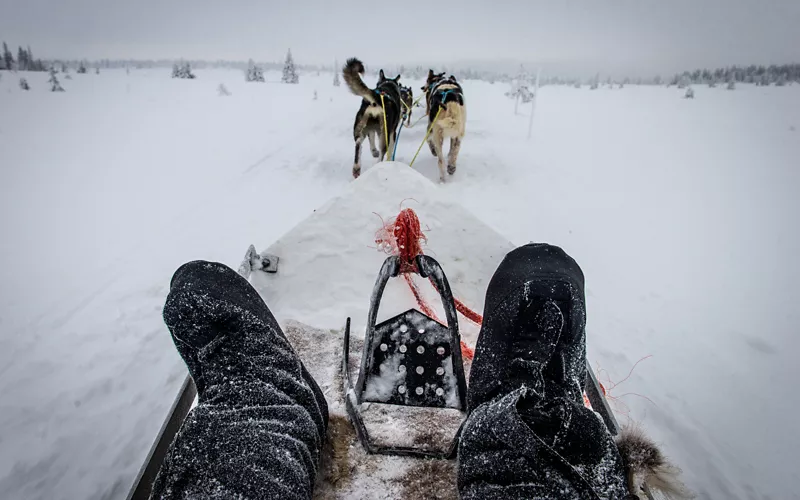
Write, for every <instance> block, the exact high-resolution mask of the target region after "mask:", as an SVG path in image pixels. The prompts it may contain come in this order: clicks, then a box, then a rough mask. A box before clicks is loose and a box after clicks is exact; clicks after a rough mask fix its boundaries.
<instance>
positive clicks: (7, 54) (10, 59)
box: [3, 42, 14, 70]
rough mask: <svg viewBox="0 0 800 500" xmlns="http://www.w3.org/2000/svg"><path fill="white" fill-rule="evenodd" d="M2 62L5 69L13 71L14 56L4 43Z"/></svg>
mask: <svg viewBox="0 0 800 500" xmlns="http://www.w3.org/2000/svg"><path fill="white" fill-rule="evenodd" d="M3 61H5V63H6V69H9V70H11V69H14V55H13V54H12V53H11V51H10V50H8V45H6V42H3Z"/></svg>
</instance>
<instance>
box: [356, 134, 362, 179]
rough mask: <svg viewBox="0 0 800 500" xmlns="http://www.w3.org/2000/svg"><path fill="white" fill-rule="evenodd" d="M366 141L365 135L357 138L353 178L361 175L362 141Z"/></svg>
mask: <svg viewBox="0 0 800 500" xmlns="http://www.w3.org/2000/svg"><path fill="white" fill-rule="evenodd" d="M362 142H364V137H363V136H361V137H359V138H357V139H356V154H355V159H354V160H353V178H358V176H359V175H361V143H362Z"/></svg>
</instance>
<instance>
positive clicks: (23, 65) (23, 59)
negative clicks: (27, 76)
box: [17, 47, 28, 71]
mask: <svg viewBox="0 0 800 500" xmlns="http://www.w3.org/2000/svg"><path fill="white" fill-rule="evenodd" d="M17 69H19V70H20V71H28V53H27V52H25V49H23V48H22V47H19V49H17Z"/></svg>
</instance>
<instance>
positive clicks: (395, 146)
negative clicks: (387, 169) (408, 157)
mask: <svg viewBox="0 0 800 500" xmlns="http://www.w3.org/2000/svg"><path fill="white" fill-rule="evenodd" d="M404 124H405V122H401V123H400V129H399V130H398V131H397V137H395V138H394V151H392V161H394V157H395V156H396V155H397V144H398V143H399V142H400V132H402V131H403V125H404Z"/></svg>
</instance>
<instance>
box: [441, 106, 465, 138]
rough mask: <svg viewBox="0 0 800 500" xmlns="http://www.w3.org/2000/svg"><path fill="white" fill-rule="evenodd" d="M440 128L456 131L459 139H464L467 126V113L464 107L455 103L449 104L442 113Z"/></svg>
mask: <svg viewBox="0 0 800 500" xmlns="http://www.w3.org/2000/svg"><path fill="white" fill-rule="evenodd" d="M439 126H441V127H442V128H447V129H450V130H455V131H456V132H457V133H458V136H459V137H464V132H465V129H466V126H467V111H466V110H465V109H464V106H462V105H461V104H459V103H457V102H455V101H450V102H448V103H447V104H446V105H445V108H444V109H443V110H442V111H441V116H440V117H439Z"/></svg>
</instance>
